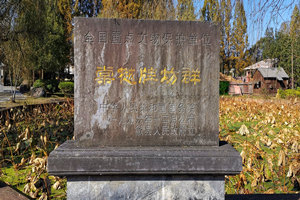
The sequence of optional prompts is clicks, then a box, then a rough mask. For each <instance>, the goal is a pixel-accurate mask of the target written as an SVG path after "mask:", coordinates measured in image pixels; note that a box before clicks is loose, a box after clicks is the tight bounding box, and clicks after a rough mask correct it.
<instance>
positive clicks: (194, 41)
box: [189, 34, 197, 45]
mask: <svg viewBox="0 0 300 200" xmlns="http://www.w3.org/2000/svg"><path fill="white" fill-rule="evenodd" d="M196 44H197V35H196V34H191V35H190V36H189V45H196Z"/></svg>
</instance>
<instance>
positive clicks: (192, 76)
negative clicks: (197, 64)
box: [182, 68, 201, 85]
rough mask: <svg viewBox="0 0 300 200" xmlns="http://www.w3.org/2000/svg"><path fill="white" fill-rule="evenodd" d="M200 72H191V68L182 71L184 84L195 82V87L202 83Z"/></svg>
mask: <svg viewBox="0 0 300 200" xmlns="http://www.w3.org/2000/svg"><path fill="white" fill-rule="evenodd" d="M200 81H201V79H200V70H198V69H196V70H191V69H189V68H184V69H183V71H182V82H183V83H190V82H193V83H194V85H196V83H198V82H200Z"/></svg>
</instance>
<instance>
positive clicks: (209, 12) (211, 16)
mask: <svg viewBox="0 0 300 200" xmlns="http://www.w3.org/2000/svg"><path fill="white" fill-rule="evenodd" d="M200 13H201V16H200V20H201V21H208V22H221V17H220V6H219V2H218V0H204V4H203V7H202V9H201V11H200Z"/></svg>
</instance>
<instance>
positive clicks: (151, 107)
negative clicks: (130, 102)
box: [149, 103, 157, 113]
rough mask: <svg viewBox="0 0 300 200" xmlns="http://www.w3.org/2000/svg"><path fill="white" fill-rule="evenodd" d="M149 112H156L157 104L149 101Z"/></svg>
mask: <svg viewBox="0 0 300 200" xmlns="http://www.w3.org/2000/svg"><path fill="white" fill-rule="evenodd" d="M149 112H152V113H154V112H157V105H156V104H153V103H151V104H150V105H149Z"/></svg>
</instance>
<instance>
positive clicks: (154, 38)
mask: <svg viewBox="0 0 300 200" xmlns="http://www.w3.org/2000/svg"><path fill="white" fill-rule="evenodd" d="M150 42H151V43H152V44H153V45H159V44H160V36H159V34H158V33H153V34H151V37H150Z"/></svg>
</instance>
